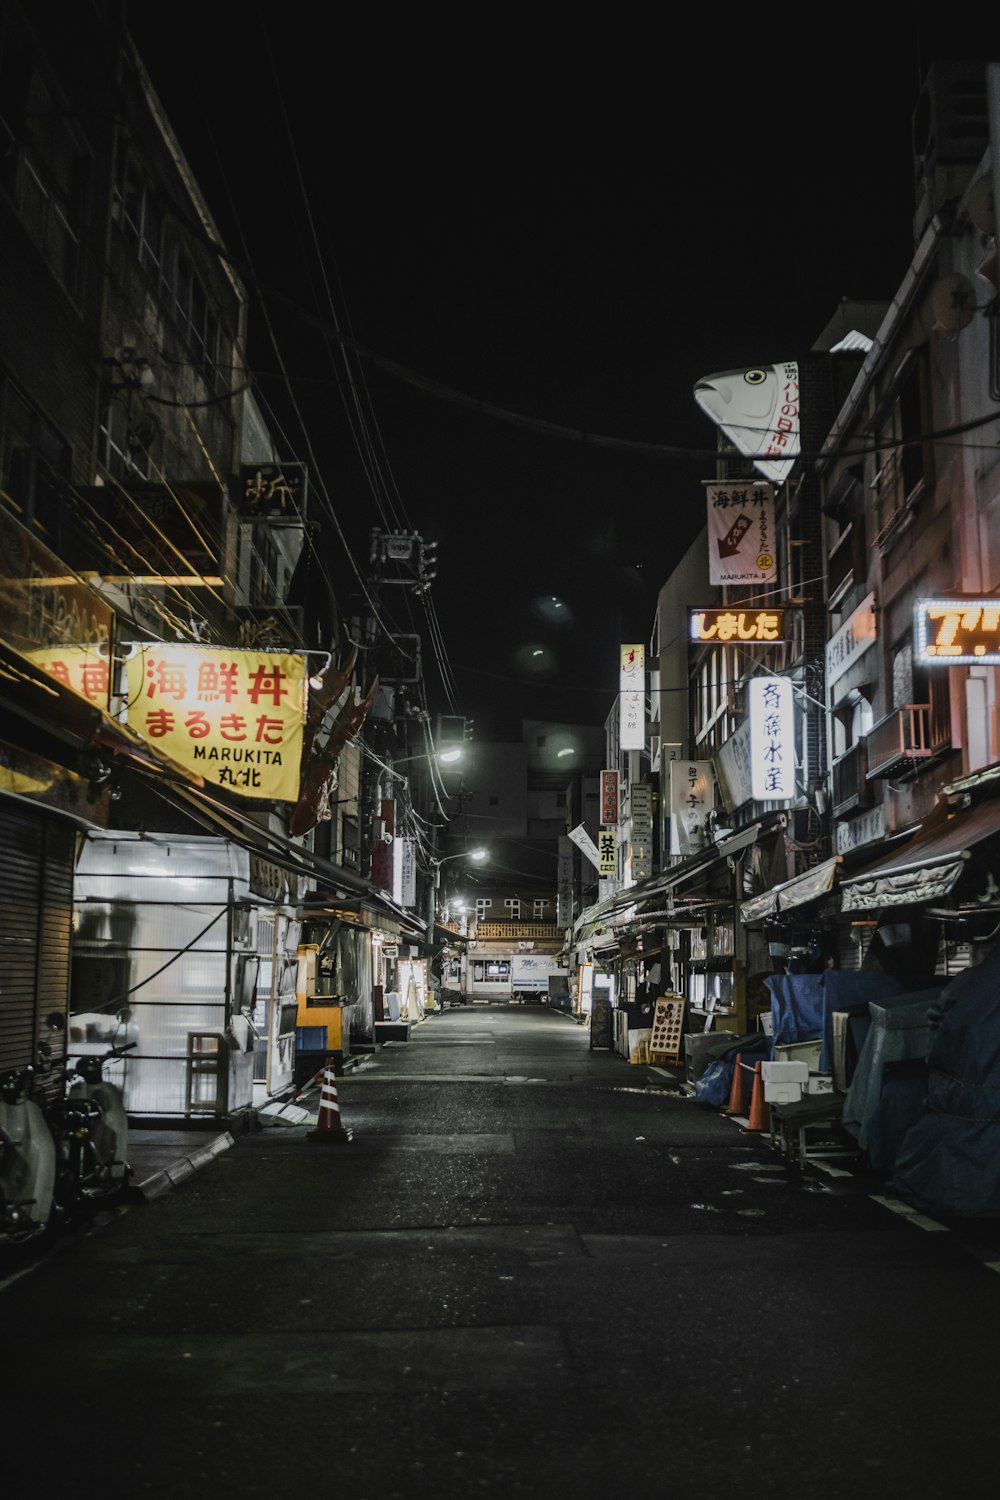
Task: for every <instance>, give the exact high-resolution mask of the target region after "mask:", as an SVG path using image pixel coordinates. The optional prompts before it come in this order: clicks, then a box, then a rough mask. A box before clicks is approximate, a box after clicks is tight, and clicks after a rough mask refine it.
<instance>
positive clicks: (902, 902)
mask: <svg viewBox="0 0 1000 1500" xmlns="http://www.w3.org/2000/svg"><path fill="white" fill-rule="evenodd" d="M996 833H1000V799H994V800H991V801H989V802H983V803H981V804H980V805H979V806H976V807H970V808H963V809H961V810H960V811H957V812H950V811H948V810H947V809H946V808H943V807H942V808H939V809H937V810H936V811H935V813H934V814H933V815H932V816H931V818H929V819H928V821H927V823H926V824H925V825H924V827H923V828H922V829H921V830H920V831H919V832H918V833H916V834H915V835H914V836H913V838H912V839H910V841H909V842H908V843H907V844H905V845H904V846H903V847H902V848H901V849H898V850H896V851H895V852H894V853H892V854H890V855H886V856H885V857H884V858H882V859H880V860H876V861H875V863H874V864H871V865H869V866H868V868H867V870H865V871H864V873H863V874H860V875H854V876H852V877H851V878H850V879H849V880H844V881H843V882H842V883H841V907H842V909H843V910H844V911H874V910H875V909H876V908H878V907H882V906H915V905H920V904H922V903H924V902H926V901H939V900H940V899H941V898H942V897H943V896H947V895H949V894H950V893H951V891H952V890H953V889H954V888H955V886H956V885H957V884H958V881H959V878H960V877H961V874H962V871H963V870H964V868H965V865H966V862H967V861H968V860H969V859H970V858H971V857H972V851H973V849H974V848H975V847H976V845H977V844H981V843H982V842H983V840H984V839H988V838H991V837H992V836H993V835H994V834H996Z"/></svg>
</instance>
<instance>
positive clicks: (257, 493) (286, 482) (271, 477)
mask: <svg viewBox="0 0 1000 1500" xmlns="http://www.w3.org/2000/svg"><path fill="white" fill-rule="evenodd" d="M306 483H307V481H306V469H305V465H304V464H299V463H292V464H244V465H243V467H242V468H241V469H240V493H239V500H238V502H237V509H238V510H239V513H240V515H241V516H242V517H243V519H244V520H249V519H251V518H253V517H255V516H262V517H263V516H272V517H283V518H284V519H285V520H286V521H296V520H298V521H300V520H301V519H302V517H303V513H304V511H305V503H306Z"/></svg>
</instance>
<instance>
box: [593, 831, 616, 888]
mask: <svg viewBox="0 0 1000 1500" xmlns="http://www.w3.org/2000/svg"><path fill="white" fill-rule="evenodd" d="M597 853H598V859H599V861H600V863H599V864H598V866H597V872H598V874H599V875H603V876H604V877H605V878H610V877H611V876H612V875H616V874H617V873H618V831H617V829H615V828H602V829H600V831H599V832H598V835H597Z"/></svg>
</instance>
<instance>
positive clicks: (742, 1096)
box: [723, 1052, 747, 1115]
mask: <svg viewBox="0 0 1000 1500" xmlns="http://www.w3.org/2000/svg"><path fill="white" fill-rule="evenodd" d="M746 1112H747V1101H746V1088H745V1087H744V1084H743V1053H742V1052H737V1054H736V1066H735V1068H734V1069H733V1086H732V1088H731V1089H730V1090H729V1103H728V1104H727V1105H726V1108H725V1110H724V1111H723V1113H724V1114H727V1115H745V1114H746Z"/></svg>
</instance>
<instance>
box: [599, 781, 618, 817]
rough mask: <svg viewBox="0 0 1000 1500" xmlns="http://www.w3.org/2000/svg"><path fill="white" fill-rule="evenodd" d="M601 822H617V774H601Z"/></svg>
mask: <svg viewBox="0 0 1000 1500" xmlns="http://www.w3.org/2000/svg"><path fill="white" fill-rule="evenodd" d="M601 822H602V823H608V824H611V823H617V822H618V772H617V771H615V770H609V771H602V772H601Z"/></svg>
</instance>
